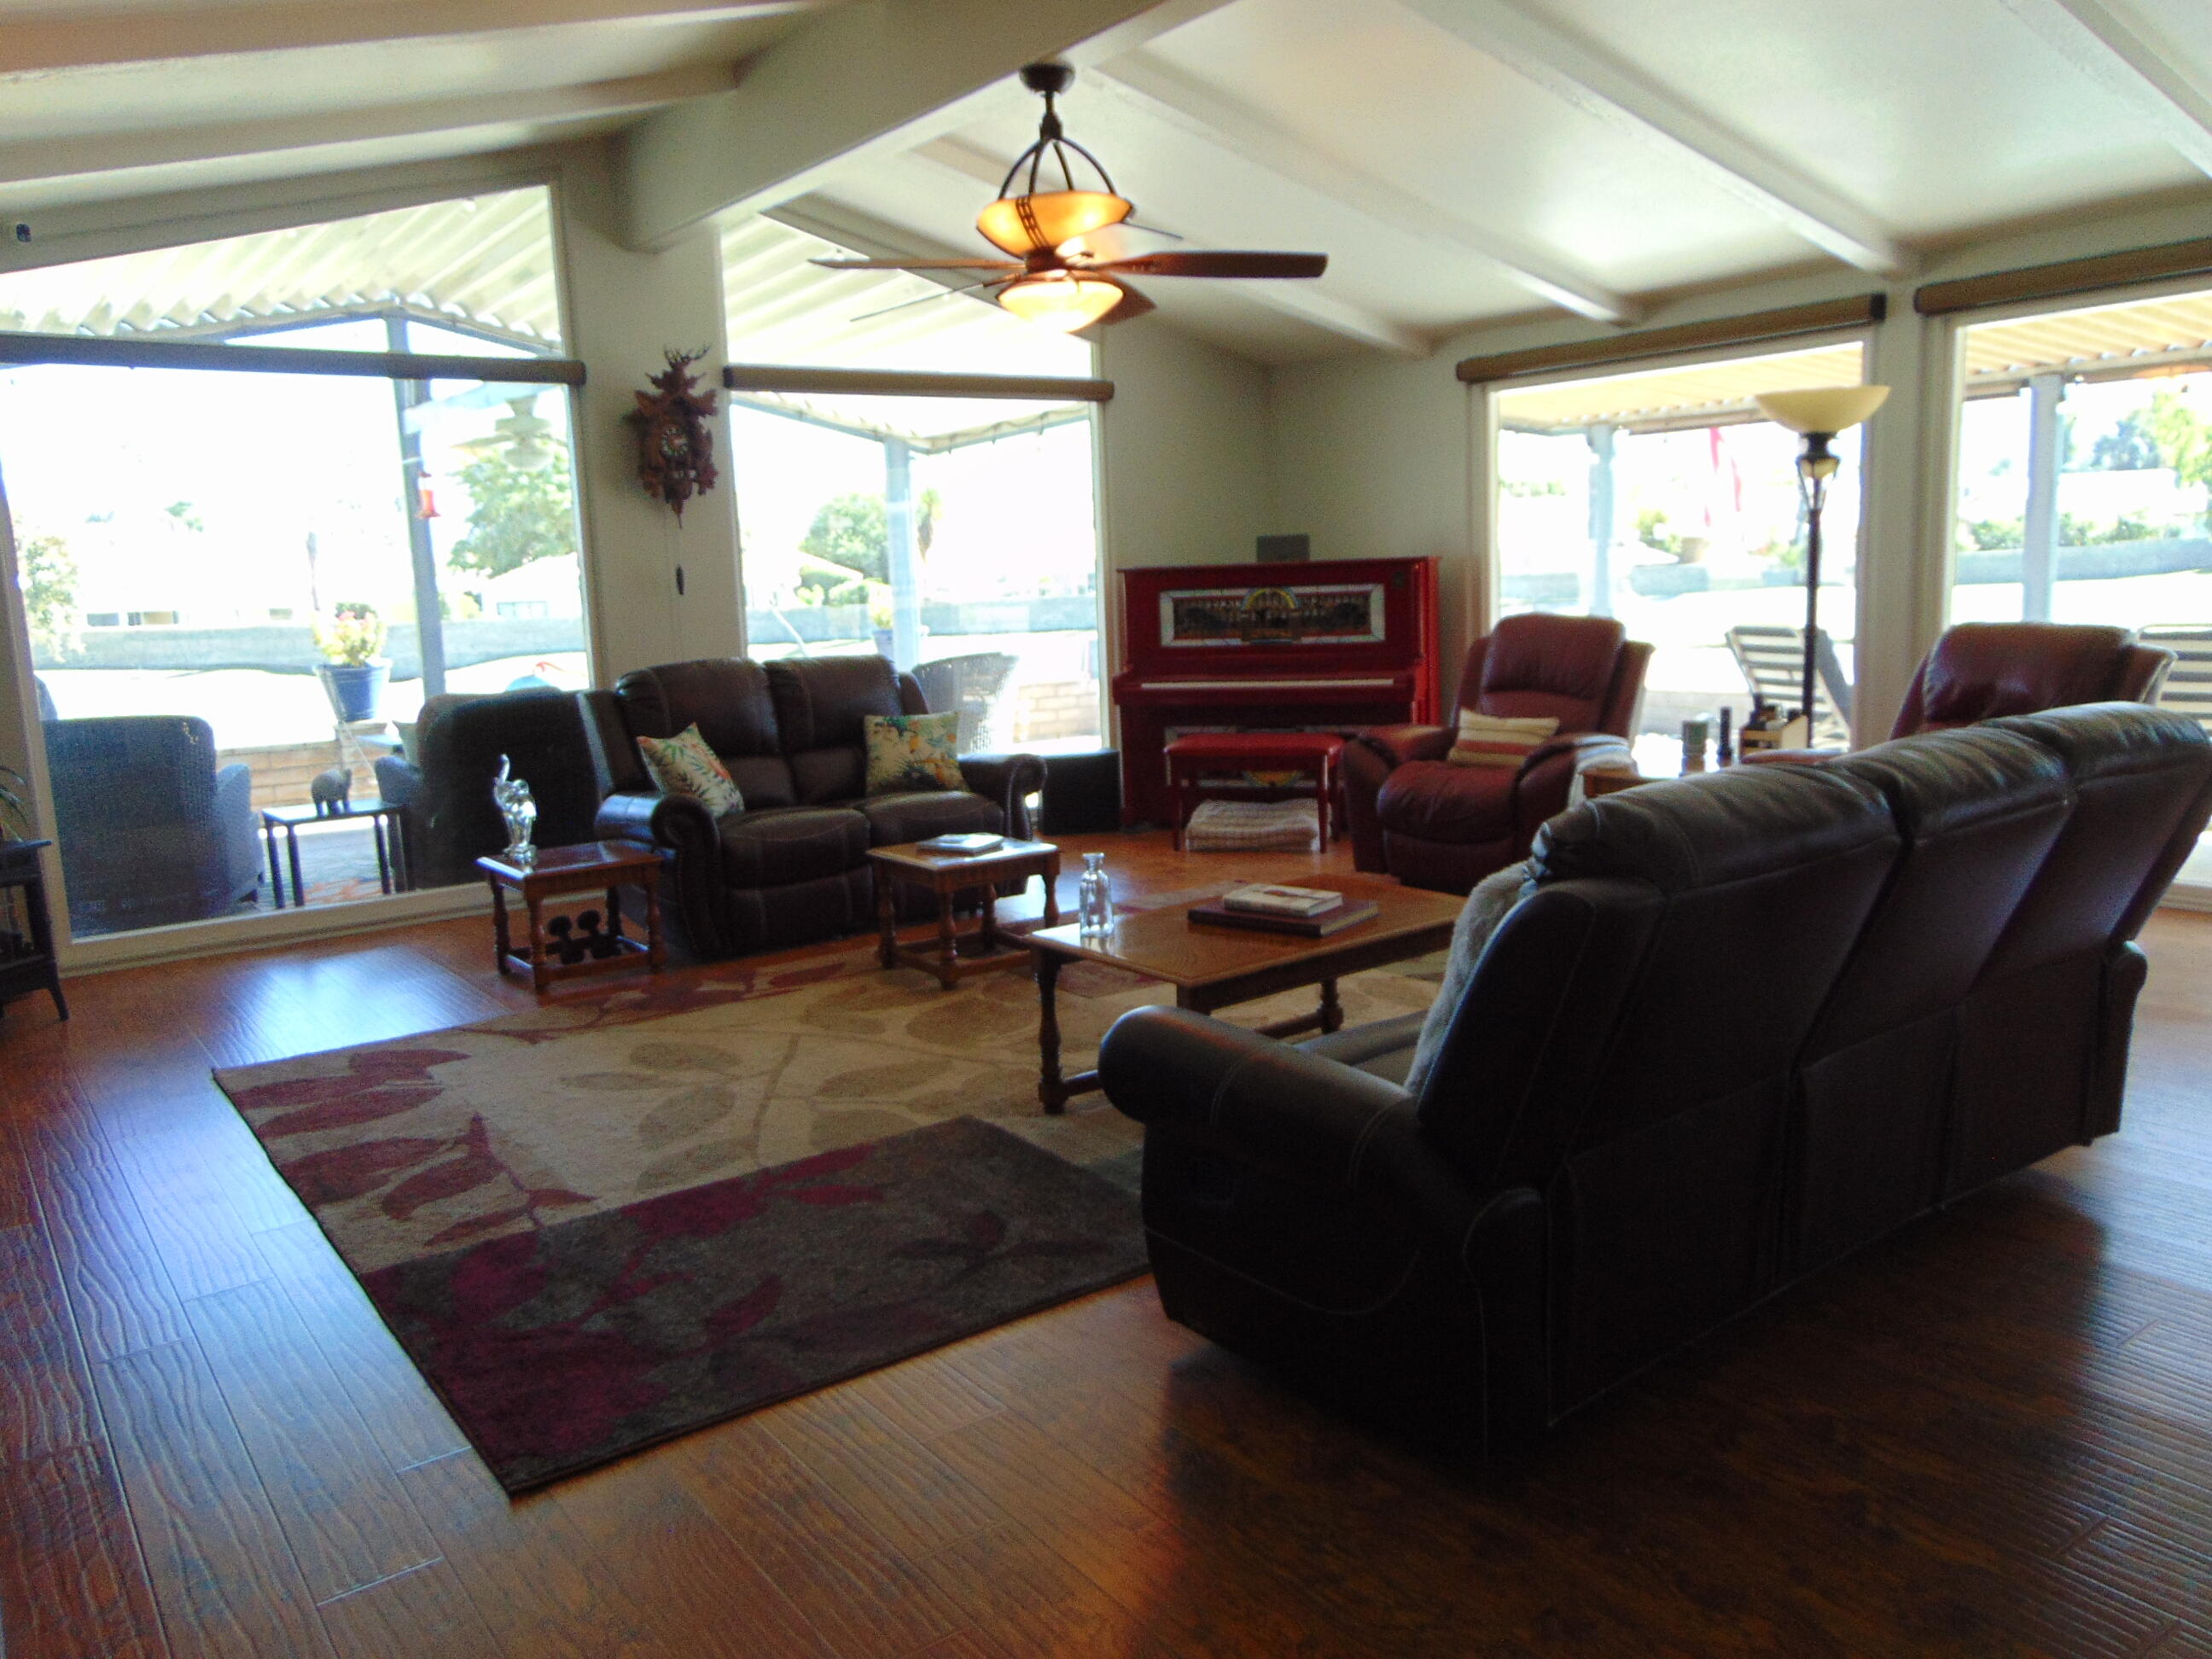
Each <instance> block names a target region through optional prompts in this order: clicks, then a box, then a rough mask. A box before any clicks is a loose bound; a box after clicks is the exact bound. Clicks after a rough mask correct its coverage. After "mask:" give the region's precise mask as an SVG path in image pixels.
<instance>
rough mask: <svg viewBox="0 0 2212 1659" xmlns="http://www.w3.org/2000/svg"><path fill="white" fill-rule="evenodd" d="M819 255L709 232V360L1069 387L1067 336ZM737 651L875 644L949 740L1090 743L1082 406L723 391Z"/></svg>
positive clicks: (1085, 410)
mask: <svg viewBox="0 0 2212 1659" xmlns="http://www.w3.org/2000/svg"><path fill="white" fill-rule="evenodd" d="M834 252H837V250H836V249H835V248H834V247H833V246H831V245H830V244H829V243H826V242H823V241H820V240H817V239H815V238H812V237H809V236H805V235H803V234H800V233H799V232H797V231H794V230H792V229H789V228H787V227H784V226H782V225H780V224H776V223H774V222H769V221H766V220H757V219H756V220H746V221H742V222H738V223H737V224H734V225H732V227H731V228H729V229H728V230H726V233H725V235H724V241H723V259H724V273H725V287H726V295H727V302H728V307H729V333H730V355H731V356H732V359H733V360H734V361H738V362H744V363H749V364H781V365H805V366H810V367H815V368H839V369H846V368H854V369H864V370H868V371H873V372H883V371H890V372H894V373H911V372H921V373H925V374H945V373H958V374H988V375H1000V376H1007V375H1013V376H1048V377H1054V378H1059V379H1067V378H1079V377H1082V376H1085V375H1087V374H1089V373H1090V368H1091V352H1090V348H1089V347H1088V346H1087V345H1085V344H1084V343H1082V342H1081V341H1079V340H1073V339H1070V338H1069V337H1066V336H1065V335H1060V334H1055V333H1053V332H1051V331H1048V330H1045V329H1042V328H1039V327H1037V326H1036V325H1033V324H1028V323H1024V322H1021V321H1019V320H1018V319H1015V318H1013V317H1012V316H1010V315H1008V314H1007V313H1004V312H1001V311H999V310H997V309H996V308H995V307H989V306H987V305H982V304H979V303H977V302H976V301H974V300H972V299H969V298H966V297H963V296H959V295H948V294H947V293H945V290H943V289H939V288H938V287H936V286H935V285H933V284H932V283H927V282H926V281H924V280H923V279H922V278H921V277H917V276H908V275H905V274H903V273H900V272H896V271H887V272H866V273H842V272H841V273H832V272H829V271H824V270H820V269H818V268H817V267H815V266H813V265H811V264H808V263H807V261H808V260H809V259H811V258H814V257H816V256H817V255H821V254H824V253H834ZM730 401H731V417H730V441H731V449H732V455H733V457H734V465H735V468H736V471H737V489H738V522H739V538H740V542H741V545H742V550H743V568H744V586H745V620H746V638H747V640H748V641H749V649H750V651H751V653H752V654H753V655H755V656H756V657H763V658H767V657H776V656H785V655H792V654H804V655H823V654H836V653H854V652H871V651H874V652H880V653H883V654H884V655H885V656H888V657H890V658H891V659H893V660H894V661H895V662H896V663H897V664H898V665H899V666H900V667H902V668H904V669H910V670H912V671H914V672H915V675H916V677H917V678H919V679H920V681H921V684H922V688H923V690H924V691H925V692H926V693H927V696H929V699H930V702H931V705H932V707H933V708H958V709H959V711H960V712H961V714H962V716H963V718H962V720H961V738H962V742H963V744H964V745H965V746H966V747H968V748H969V749H978V748H988V747H993V746H998V745H1018V746H1019V747H1021V748H1023V749H1027V750H1071V749H1082V748H1094V747H1096V746H1097V744H1098V743H1099V742H1100V733H1101V732H1102V730H1103V722H1102V717H1101V700H1100V684H1099V673H1098V661H1097V655H1098V647H1097V640H1098V540H1097V522H1096V520H1097V513H1096V507H1095V498H1096V490H1095V488H1094V479H1093V466H1092V453H1093V443H1092V430H1091V419H1090V405H1089V404H1086V403H1084V402H1081V401H1068V400H1064V399H1063V400H1054V399H1039V398H1034V397H1030V398H1024V397H992V396H958V397H908V396H891V395H882V394H869V393H866V392H860V393H854V392H843V391H839V392H829V391H823V390H808V391H796V392H783V391H778V392H758V391H747V390H744V389H742V388H740V389H738V390H735V391H733V392H732V393H731V398H730Z"/></svg>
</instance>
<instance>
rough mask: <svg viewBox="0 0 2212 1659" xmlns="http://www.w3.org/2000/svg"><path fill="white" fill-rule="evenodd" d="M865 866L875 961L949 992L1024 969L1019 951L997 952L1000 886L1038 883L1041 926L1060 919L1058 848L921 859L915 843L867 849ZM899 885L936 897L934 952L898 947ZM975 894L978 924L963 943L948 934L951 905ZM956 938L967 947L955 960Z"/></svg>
mask: <svg viewBox="0 0 2212 1659" xmlns="http://www.w3.org/2000/svg"><path fill="white" fill-rule="evenodd" d="M868 862H869V863H870V864H871V865H872V866H875V870H874V873H875V878H876V925H877V927H878V929H879V930H880V932H881V934H882V939H881V942H880V946H879V949H878V952H877V955H878V960H879V961H881V962H882V963H883V965H884V967H886V968H896V967H897V966H898V965H899V964H900V963H906V964H907V965H908V967H912V968H919V969H921V970H922V972H924V973H925V974H933V975H936V976H937V982H938V984H939V986H941V987H944V988H945V990H948V991H950V990H951V989H952V988H953V987H955V986H956V985H957V984H959V983H960V981H962V980H963V979H964V978H966V977H967V976H968V975H971V974H984V973H990V972H992V971H994V970H995V969H1002V968H1026V967H1028V966H1029V964H1030V957H1029V953H1028V952H1027V951H1024V950H1021V949H1020V948H1018V947H1016V948H1012V949H1001V945H1003V943H1004V940H1003V938H1002V936H1001V935H1000V932H999V894H998V884H999V883H1000V882H1002V881H1006V880H1009V879H1011V878H1014V877H1017V876H1018V877H1020V878H1022V880H1023V881H1024V882H1026V881H1027V880H1028V879H1029V878H1030V877H1031V876H1038V877H1042V878H1043V881H1044V920H1045V926H1047V927H1051V926H1053V925H1054V923H1056V922H1058V921H1059V920H1060V899H1059V897H1058V896H1057V895H1056V894H1055V893H1054V890H1053V889H1054V884H1056V883H1057V882H1058V881H1059V879H1060V848H1057V847H1055V846H1054V845H1053V844H1052V843H1051V842H1048V841H1005V842H1000V843H999V845H998V846H996V847H994V848H992V849H991V850H990V851H989V852H987V853H978V854H973V855H972V856H967V857H963V856H962V855H960V854H957V853H925V852H923V851H922V850H921V843H920V842H902V843H900V844H899V845H898V846H896V847H877V848H871V849H869V853H868ZM900 884H904V885H907V886H909V887H920V888H924V889H926V890H928V891H930V892H932V893H934V894H935V895H936V896H937V941H936V945H935V948H934V949H929V948H925V947H920V946H915V945H901V944H900V943H899V941H898V893H897V889H898V887H899V886H900ZM977 888H981V890H982V893H983V920H982V925H981V927H978V928H977V929H976V930H975V932H974V933H969V934H967V935H964V936H963V935H961V934H958V933H955V932H954V931H953V927H952V902H953V900H954V899H955V898H957V896H959V895H961V894H962V893H965V892H969V891H972V890H975V889H977ZM963 937H964V939H965V941H966V942H967V943H968V945H969V954H968V955H966V956H963V955H962V954H961V953H960V946H961V945H962V943H963Z"/></svg>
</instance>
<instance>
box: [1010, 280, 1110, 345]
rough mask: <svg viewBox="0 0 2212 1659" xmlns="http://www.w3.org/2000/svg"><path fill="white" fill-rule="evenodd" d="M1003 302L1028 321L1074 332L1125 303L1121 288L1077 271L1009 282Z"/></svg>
mask: <svg viewBox="0 0 2212 1659" xmlns="http://www.w3.org/2000/svg"><path fill="white" fill-rule="evenodd" d="M999 303H1000V305H1002V306H1004V307H1006V309H1007V310H1008V311H1011V312H1012V313H1014V315H1015V316H1017V317H1019V318H1020V319H1022V320H1023V321H1024V322H1030V323H1037V324H1041V325H1042V326H1044V327H1046V328H1050V329H1057V330H1058V331H1060V332H1061V333H1062V334H1073V333H1074V332H1075V331H1076V330H1078V329H1079V328H1088V327H1089V326H1090V325H1091V324H1093V323H1095V322H1097V320H1098V319H1100V318H1101V317H1103V316H1104V315H1105V314H1106V313H1108V312H1109V311H1111V310H1113V309H1114V307H1115V306H1117V305H1119V304H1121V285H1120V284H1119V283H1109V282H1107V281H1105V280H1104V279H1103V278H1102V277H1097V276H1083V275H1081V274H1080V273H1079V272H1076V271H1072V270H1054V271H1045V272H1041V273H1039V274H1037V275H1036V276H1023V277H1019V278H1018V279H1016V280H1015V281H1014V282H1012V283H1008V284H1007V285H1006V287H1005V288H1004V289H1000V293H999Z"/></svg>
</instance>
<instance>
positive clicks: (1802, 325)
mask: <svg viewBox="0 0 2212 1659" xmlns="http://www.w3.org/2000/svg"><path fill="white" fill-rule="evenodd" d="M1888 304H1889V302H1888V296H1887V295H1881V294H1863V295H1856V296H1854V297H1853V298H1850V299H1848V300H1824V301H1820V303H1819V304H1817V305H1808V306H1785V307H1782V308H1781V309H1780V310H1778V311H1757V312H1753V313H1751V314H1750V315H1749V316H1747V317H1722V318H1716V319H1713V320H1712V321H1711V322H1705V323H1681V324H1678V325H1675V326H1674V327H1672V328H1645V329H1635V330H1632V331H1629V332H1627V333H1626V334H1608V335H1607V336H1606V337H1604V338H1602V339H1597V340H1571V341H1569V342H1567V343H1565V344H1564V345H1551V346H1535V347H1532V348H1531V349H1528V350H1526V351H1505V352H1500V353H1498V354H1497V355H1496V356H1489V357H1468V358H1464V359H1462V361H1461V362H1460V364H1459V366H1458V368H1457V370H1456V371H1455V372H1456V373H1457V374H1458V375H1459V378H1460V379H1461V380H1464V381H1466V382H1467V383H1468V385H1469V386H1481V385H1486V384H1488V383H1489V382H1492V381H1494V380H1527V379H1528V378H1530V377H1532V376H1534V375H1539V374H1557V373H1559V371H1561V370H1563V369H1578V368H1602V367H1604V366H1605V365H1607V364H1611V363H1620V364H1624V365H1625V364H1629V363H1636V362H1642V361H1643V360H1644V359H1645V358H1648V357H1662V356H1674V354H1676V353H1678V352H1684V351H1705V350H1721V349H1726V348H1728V347H1730V346H1739V345H1756V344H1759V343H1761V342H1763V341H1767V340H1787V339H1791V338H1794V337H1796V336H1798V335H1802V334H1826V333H1832V332H1833V331H1836V330H1838V329H1845V328H1863V327H1865V326H1867V325H1869V324H1873V323H1878V322H1880V321H1881V319H1882V318H1883V317H1884V316H1886V315H1887V313H1888Z"/></svg>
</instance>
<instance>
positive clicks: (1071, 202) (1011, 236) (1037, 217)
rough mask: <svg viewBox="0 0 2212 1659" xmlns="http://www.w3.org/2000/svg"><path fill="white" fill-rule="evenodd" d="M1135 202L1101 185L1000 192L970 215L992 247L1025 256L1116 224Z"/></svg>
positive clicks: (1022, 257) (1129, 211) (1133, 209)
mask: <svg viewBox="0 0 2212 1659" xmlns="http://www.w3.org/2000/svg"><path fill="white" fill-rule="evenodd" d="M1135 211H1136V210H1135V208H1133V207H1132V206H1131V205H1130V204H1129V203H1128V202H1127V200H1125V199H1124V198H1123V197H1119V196H1116V195H1114V194H1113V193H1112V192H1111V191H1103V190H1048V191H1038V192H1037V193H1036V194H1034V195H1029V196H1001V197H999V199H998V200H997V201H995V202H993V203H992V204H990V205H989V206H987V207H986V208H985V209H984V210H983V211H982V212H981V214H979V215H977V216H976V219H975V228H976V229H978V230H980V231H981V232H982V233H983V237H984V240H987V241H988V242H989V243H990V244H991V245H992V246H994V247H996V248H1000V249H1001V250H1003V251H1004V252H1007V253H1011V254H1012V255H1013V257H1014V258H1017V259H1026V258H1029V256H1030V254H1032V253H1043V252H1049V251H1050V250H1052V249H1054V248H1056V247H1058V246H1060V244H1061V243H1063V242H1068V241H1073V240H1074V239H1075V238H1076V237H1079V236H1082V235H1086V234H1089V233H1090V232H1091V231H1094V230H1103V229H1104V228H1106V227H1107V226H1109V225H1118V224H1120V223H1121V222H1122V221H1123V220H1124V219H1126V218H1127V217H1128V216H1130V215H1131V214H1132V213H1133V212H1135Z"/></svg>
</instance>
